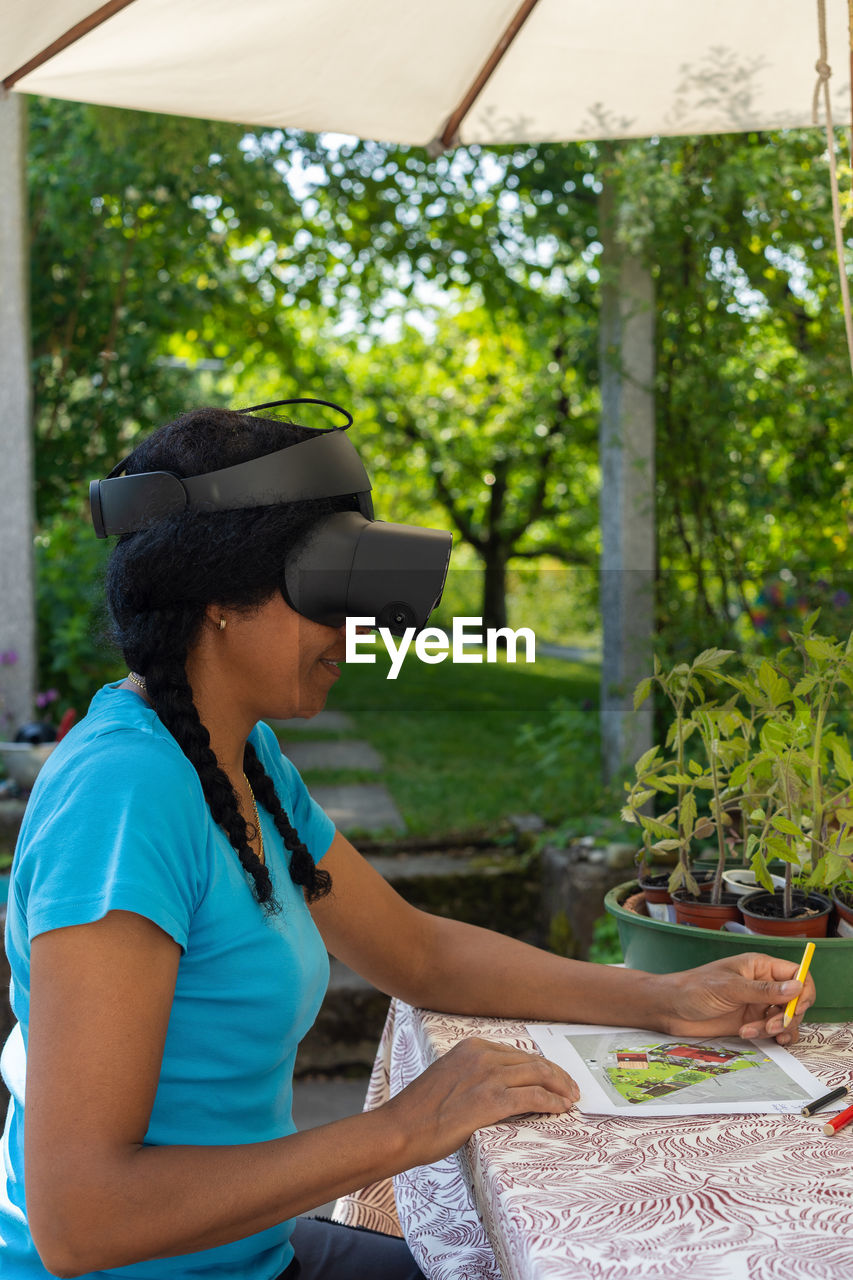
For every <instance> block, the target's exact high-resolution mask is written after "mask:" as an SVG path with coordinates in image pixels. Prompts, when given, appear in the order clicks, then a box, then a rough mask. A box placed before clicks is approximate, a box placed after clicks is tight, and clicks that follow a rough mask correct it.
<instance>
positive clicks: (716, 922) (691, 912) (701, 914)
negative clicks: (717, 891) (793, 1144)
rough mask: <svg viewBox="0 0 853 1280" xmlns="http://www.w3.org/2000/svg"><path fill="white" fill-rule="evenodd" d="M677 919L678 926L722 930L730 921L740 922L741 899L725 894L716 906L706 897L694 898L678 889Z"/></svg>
mask: <svg viewBox="0 0 853 1280" xmlns="http://www.w3.org/2000/svg"><path fill="white" fill-rule="evenodd" d="M673 899H674V902H675V919H676V922H677V923H678V924H692V925H698V926H699V928H700V929H722V928H723V926H724V925H725V924H726V923H727V921H729V920H734V921H740V918H741V915H740V905H739V904H740V898H739V897H738V895H737V894H736V893H724V894H723V895H722V899H721V901H720V904H719V906H714V904H713V903H712V902H710V901H709V900H708V898H707V897H706V896H704V895H703V896H702V897H701V898H694V897H693V895H692V894H688V893H685V891H684V890H683V889H676V891H675V893H674V895H673Z"/></svg>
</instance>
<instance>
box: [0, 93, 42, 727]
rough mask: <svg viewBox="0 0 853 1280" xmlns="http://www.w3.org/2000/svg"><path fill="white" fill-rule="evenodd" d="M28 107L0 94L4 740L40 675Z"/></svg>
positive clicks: (23, 715)
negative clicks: (37, 653)
mask: <svg viewBox="0 0 853 1280" xmlns="http://www.w3.org/2000/svg"><path fill="white" fill-rule="evenodd" d="M26 107H27V104H26V99H25V98H23V97H22V96H20V95H19V94H16V93H12V94H9V95H6V96H3V95H2V90H0V457H2V465H0V738H8V737H10V736H11V735H12V733H13V732H14V730H15V729H16V728H17V727H18V726H19V725H20V724H22V723H23V722H24V721H26V720H30V719H32V711H33V705H32V703H33V688H34V684H35V675H36V666H35V634H36V632H35V591H34V566H33V525H34V509H33V445H32V422H31V405H30V352H29V270H28V257H27V247H28V239H29V235H28V224H27V191H26V137H27V135H26ZM11 654H16V655H17V660H16V661H15V662H10V661H9V657H10V655H11ZM4 658H5V659H6V660H5V661H4Z"/></svg>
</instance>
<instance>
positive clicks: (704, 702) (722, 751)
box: [622, 649, 751, 903]
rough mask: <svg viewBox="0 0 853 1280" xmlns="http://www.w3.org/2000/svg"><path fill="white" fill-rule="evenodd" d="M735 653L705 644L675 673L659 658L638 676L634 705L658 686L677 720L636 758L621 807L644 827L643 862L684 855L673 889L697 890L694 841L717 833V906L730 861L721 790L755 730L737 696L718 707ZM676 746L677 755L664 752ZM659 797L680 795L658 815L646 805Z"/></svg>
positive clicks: (626, 818) (672, 880)
mask: <svg viewBox="0 0 853 1280" xmlns="http://www.w3.org/2000/svg"><path fill="white" fill-rule="evenodd" d="M731 656H732V655H731V650H728V649H703V651H702V652H701V653H700V654H698V655H697V656H696V657H695V658H694V659H693V661H692V662H691V663H687V662H679V663H676V665H675V666H674V667H673V668H672V669H671V670H669V671H664V670H663V669H662V668H661V666H660V663H659V662H658V661H657V660H655V670H654V674H653V675H652V676H650V677H647V678H646V679H645V680H641V681H640V683H639V684H638V686H637V688H636V690H635V692H634V708H635V710H636V709H637V708H639V707H640V706H641V705H642V704H643V703H644V702H645V700H646V699H647V698H648V697H649V695H650V694H651V692H652V689H653V688H654V687H655V686H657V687H658V688H659V689H660V690H661V692H662V693H663V694H664V695H665V698H666V701H667V702H668V703H669V711H670V714H671V717H672V718H671V722H670V724H669V728H668V730H667V731H666V734H665V738H664V745H663V749H661V747H660V746H654V747H652V748H651V749H650V750H648V751H646V752H644V753H643V755H642V756H641V757H640V759H639V760H638V761H637V763H636V765H635V768H634V771H635V775H636V780H635V781H634V783H633V784H632V783H628V782H626V783H625V789H626V791H627V792H628V796H627V800H626V803H625V805H624V807H623V809H622V817H623V819H624V821H625V822H629V823H632V824H636V825H639V826H640V828H641V830H642V836H643V859H644V861H647V862H653V861H655V859H657V860H660V859H661V858H662V857H668V856H670V855H672V854H673V853H677V854H678V865H677V866H676V868H675V870H674V871H673V873H672V875H671V876H670V882H669V883H670V892H674V891H675V890H676V889H679V888H686V889H688V890H689V891H690V892H691V893H693V894H697V895H698V893H699V887H698V885H697V883H696V880H695V878H694V876H693V872H692V868H691V850H692V848H693V845H694V842H695V841H697V840H704V839H707V838H708V836H710V835H714V834H716V836H717V848H718V863H717V875H716V879H715V883H714V889H713V901H715V902H717V903H719V901H720V895H721V893H722V874H723V866H724V863H725V842H724V832H725V827H726V826H727V825H729V824H730V822H731V819H730V818H729V816H728V814H727V813H726V812H725V809H724V806H723V803H722V798H723V791H724V787H725V782H726V778H727V776H728V774H729V772H730V771H731V770H732V768H733V767H734V765H735V764H736V762H737V761H739V760H740V759H742V757H743V755H744V753H745V751H746V740H747V739H746V735H747V733H748V732H751V722H750V720H749V719H748V718H745V717H744V716H743V715H742V714H741V713H740V711H739V710H738V708H737V707H736V706H735V702H734V699H729V700H728V701H727V702H724V703H722V704H720V703H718V702H717V701H716V700H715V698H714V696H713V695H715V694H716V693H717V690H718V686H719V685H720V683H721V682H722V681H723V680H724V679H725V677H724V675H723V673H722V671H721V668H722V667H723V666H724V665H725V664H726V662H727V660H728V659H729V658H730V657H731ZM688 743H690V748H688ZM673 748H674V751H675V754H674V755H668V754H665V753H666V752H670V751H672V750H673ZM697 748H701V750H700V751H699V758H698V759H697V757H696V755H692V756H691V755H690V750H691V749H692V751H694V752H695V751H696V750H697ZM658 796H665V797H674V799H672V800H669V799H667V800H666V801H665V805H666V808H665V812H664V813H663V814H661V815H660V816H657V817H655V816H652V815H651V814H650V813H649V812H648V806H649V803H650V802H651V801H652V800H654V799H655V798H656V797H658ZM700 805H701V808H702V814H701V816H700Z"/></svg>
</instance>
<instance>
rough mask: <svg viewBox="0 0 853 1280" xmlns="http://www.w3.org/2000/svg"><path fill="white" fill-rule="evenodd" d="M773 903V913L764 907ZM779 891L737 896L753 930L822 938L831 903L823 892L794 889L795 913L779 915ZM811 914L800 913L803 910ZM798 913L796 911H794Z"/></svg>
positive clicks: (774, 935)
mask: <svg viewBox="0 0 853 1280" xmlns="http://www.w3.org/2000/svg"><path fill="white" fill-rule="evenodd" d="M774 906H775V907H776V908H777V910H778V912H779V914H778V915H773V914H769V913H768V912H766V911H765V908H770V909H772V908H773V907H774ZM781 907H782V894H781V893H779V892H776V893H767V892H766V891H765V890H763V889H762V890H761V892H760V893H750V894H746V895H745V896H744V897H743V898H741V900H740V909H741V912H742V914H743V922H744V924H745V925H746V927H747V928H748V929H749V930H750V931H751V932H752V933H760V934H761V935H762V936H763V937H771V938H825V937H826V934H827V929H828V927H829V915H830V912H831V911H832V903H831V902H830V900H829V898H825V897H824V896H823V894H822V893H809V894H804V893H802V892H798V891H797V890H796V889H795V890H794V893H793V907H794V914H793V915H792V916H784V915H782V910H781ZM807 909H808V910H810V911H811V912H812V914H810V915H805V914H802V913H803V912H805V911H806V910H807ZM798 911H799V912H800V913H801V914H799V915H798V914H797V912H798Z"/></svg>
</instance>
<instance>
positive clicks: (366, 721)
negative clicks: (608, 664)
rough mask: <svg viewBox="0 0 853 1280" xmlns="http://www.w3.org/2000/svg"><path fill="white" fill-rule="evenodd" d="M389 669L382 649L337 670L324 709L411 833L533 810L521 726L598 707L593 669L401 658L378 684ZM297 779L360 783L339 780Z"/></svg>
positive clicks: (461, 827)
mask: <svg viewBox="0 0 853 1280" xmlns="http://www.w3.org/2000/svg"><path fill="white" fill-rule="evenodd" d="M389 667H390V662H389V661H388V660H387V659H386V656H385V654H384V651H383V649H382V648H381V647H378V648H377V661H376V663H375V665H367V664H364V665H361V664H359V665H354V664H351V665H349V666H345V667H343V668H342V674H341V679H340V680H339V681H338V682H337V684H336V685H335V687H334V688H333V690H332V692H331V695H330V697H329V701H328V706H329V707H330V708H334V709H337V710H340V711H345V712H346V713H347V714H348V715H350V716H351V717H352V719H353V721H354V724H355V729H354V735H355V736H358V737H360V738H366V739H367V741H368V742H370V744H371V745H372V746H373V747H375V748H376V750H377V751H379V752H380V754H381V755H382V757H383V759H384V761H385V771H384V773H383V774H382V775H381V778H382V781H383V782H384V783H385V784H386V785H387V787H388V789H389V791H390V792H391V794H392V796H393V797H394V800H395V802H396V804H397V806H398V808H399V809H400V812H401V813H402V814H403V817H404V818H405V820H406V824H407V826H408V829H409V831H410V832H411V833H412V834H413V835H419V834H424V835H425V834H430V835H433V834H434V835H441V834H448V833H451V832H461V831H466V832H470V831H473V830H482V829H491V828H494V827H496V826H497V825H498V823H499V822H500V821H501V819H503V818H505V817H507V816H508V815H509V814H515V813H530V812H531V811H535V809H536V802H535V798H534V796H533V792H534V783H535V778H534V776H533V762H532V758H531V757H530V756H529V754H528V753H527V752H525V751H523V750H522V749H521V748H520V747H519V742H518V737H519V731H520V729H521V727H522V726H523V725H527V724H542V723H544V722H546V721H547V719H548V716H549V713H550V712H551V710H552V708H553V706H554V703H555V701H556V700H557V699H558V698H567V699H570V700H571V701H572V702H576V703H577V704H578V705H579V706H580V705H581V704H586V705H587V706H588V707H589V708H590V711H589V714H590V716H591V717H593V716H594V715H595V710H594V709H596V708H597V705H598V683H599V668H598V667H597V666H596V665H594V664H592V663H576V662H563V661H560V660H558V659H555V658H542V659H537V661H536V663H535V664H531V665H527V664H525V663H516V664H509V663H507V662H506V661H505V660H503V659H501V660H500V661H498V662H496V663H486V662H483V663H481V664H478V665H473V664H472V665H467V664H456V665H454V664H452V663H451V662H450V661H449V660H448V661H445V662H443V663H441V664H437V665H435V666H429V665H427V664H425V663H422V662H419V661H417V660H416V659H412V658H409V659H407V661H406V662H405V663H404V665H403V668H402V670H401V672H400V674H399V676H398V678H397V679H396V680H393V681H392V680H388V679H386V676H387V673H388V670H389ZM300 736H302V734H300ZM582 746H583V744H579V748H582ZM593 767H597V760H596V761H595V764H594V765H593ZM306 778H307V780H308V781H309V783H310V782H311V781H315V782H316V781H321V780H322V781H330V782H331V781H358V780H363V781H367V780H368V778H367V777H365V776H361V775H346V776H344V775H342V774H340V773H338V774H335V775H328V774H325V775H322V774H315V773H309V774H306ZM369 780H372V781H376V780H377V778H376V777H375V776H374V777H373V778H372V779H369Z"/></svg>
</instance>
